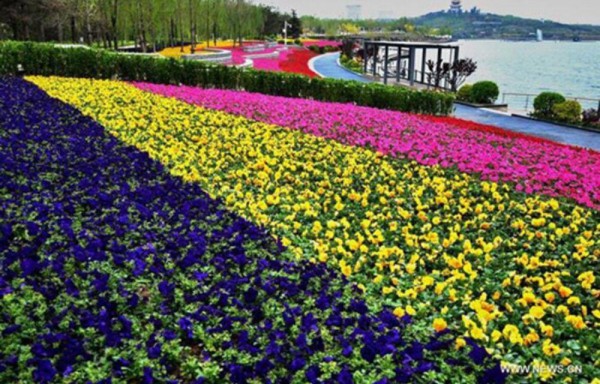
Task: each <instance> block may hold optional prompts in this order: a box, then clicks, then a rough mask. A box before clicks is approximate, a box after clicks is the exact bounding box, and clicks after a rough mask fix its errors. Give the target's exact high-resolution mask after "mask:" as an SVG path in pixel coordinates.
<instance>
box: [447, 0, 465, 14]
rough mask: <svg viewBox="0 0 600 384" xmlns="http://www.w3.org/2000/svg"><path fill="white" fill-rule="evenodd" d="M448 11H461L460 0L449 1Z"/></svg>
mask: <svg viewBox="0 0 600 384" xmlns="http://www.w3.org/2000/svg"><path fill="white" fill-rule="evenodd" d="M450 13H462V4H461V3H460V0H452V2H451V3H450Z"/></svg>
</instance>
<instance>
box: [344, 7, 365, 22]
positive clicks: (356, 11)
mask: <svg viewBox="0 0 600 384" xmlns="http://www.w3.org/2000/svg"><path fill="white" fill-rule="evenodd" d="M346 11H347V13H348V18H349V19H350V20H359V19H360V18H361V12H362V5H360V4H352V5H347V6H346Z"/></svg>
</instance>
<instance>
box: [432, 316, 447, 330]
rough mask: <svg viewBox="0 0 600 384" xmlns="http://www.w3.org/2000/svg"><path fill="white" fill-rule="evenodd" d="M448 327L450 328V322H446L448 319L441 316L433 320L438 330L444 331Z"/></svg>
mask: <svg viewBox="0 0 600 384" xmlns="http://www.w3.org/2000/svg"><path fill="white" fill-rule="evenodd" d="M446 328H448V323H446V320H444V319H442V318H439V317H438V318H436V319H435V320H433V329H435V331H436V332H442V331H443V330H445V329H446Z"/></svg>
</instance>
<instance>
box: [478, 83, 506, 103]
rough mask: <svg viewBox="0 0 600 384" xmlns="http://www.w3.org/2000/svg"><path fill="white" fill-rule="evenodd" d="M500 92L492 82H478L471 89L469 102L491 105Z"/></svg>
mask: <svg viewBox="0 0 600 384" xmlns="http://www.w3.org/2000/svg"><path fill="white" fill-rule="evenodd" d="M499 94H500V90H499V89H498V85H496V83H494V82H493V81H478V82H477V83H475V84H473V87H472V88H471V101H472V102H474V103H478V104H491V103H493V102H495V101H496V99H497V98H498V95H499Z"/></svg>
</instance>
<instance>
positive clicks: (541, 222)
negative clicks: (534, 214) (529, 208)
mask: <svg viewBox="0 0 600 384" xmlns="http://www.w3.org/2000/svg"><path fill="white" fill-rule="evenodd" d="M531 225H533V226H534V227H537V228H539V227H543V226H544V225H546V219H544V218H543V217H541V218H539V219H533V220H532V221H531Z"/></svg>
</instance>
